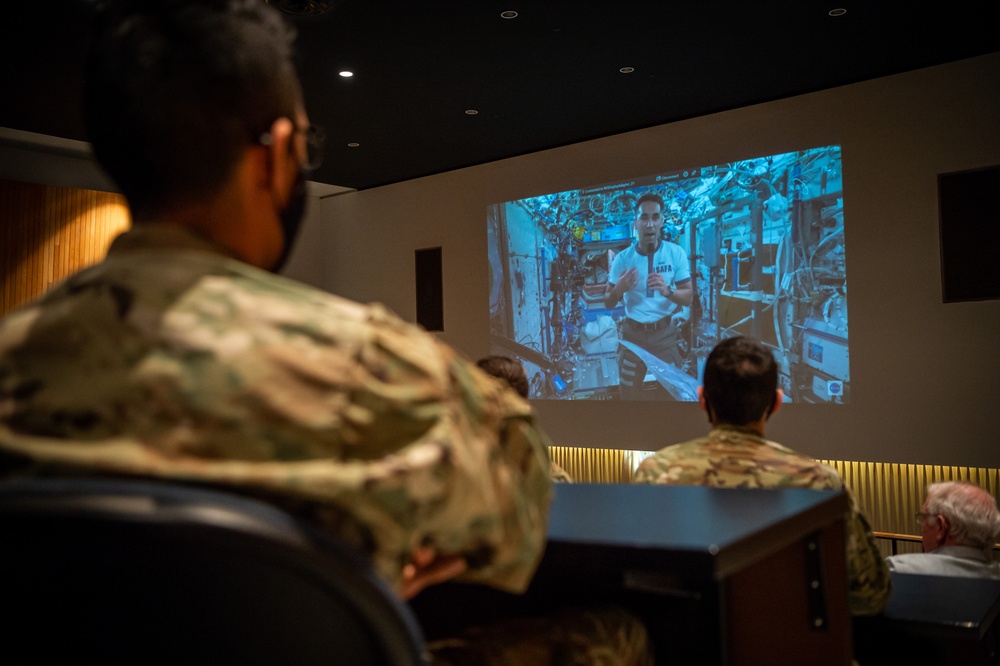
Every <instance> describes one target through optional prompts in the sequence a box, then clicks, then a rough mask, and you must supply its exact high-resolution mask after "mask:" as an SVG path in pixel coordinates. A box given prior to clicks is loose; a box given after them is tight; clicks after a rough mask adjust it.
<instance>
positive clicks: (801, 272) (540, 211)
mask: <svg viewBox="0 0 1000 666" xmlns="http://www.w3.org/2000/svg"><path fill="white" fill-rule="evenodd" d="M842 182H843V181H842V177H841V152H840V147H839V146H826V147H820V148H811V149H808V150H802V151H797V152H791V153H782V154H778V155H768V156H764V157H757V158H752V159H743V160H739V161H735V162H731V163H727V164H717V165H712V166H704V167H695V168H691V169H685V170H682V171H677V172H669V173H660V174H652V175H649V176H644V177H641V178H635V179H631V180H627V181H623V182H617V183H610V184H607V185H601V186H597V187H589V188H584V189H577V190H569V191H566V192H557V193H554V194H546V195H541V196H535V197H530V198H527V199H520V200H517V201H508V202H506V203H500V204H494V205H492V206H490V207H489V209H488V211H487V224H488V242H489V263H490V328H491V332H492V345H491V346H492V352H493V353H494V354H502V355H506V356H511V357H514V358H517V359H518V360H520V361H521V362H522V363H523V364H524V366H525V368H526V369H527V370H528V376H529V377H530V379H531V393H530V397H531V398H532V399H542V400H545V399H548V400H584V399H588V400H681V401H694V400H697V395H696V387H697V386H698V385H699V383H700V377H701V370H702V368H703V367H704V361H705V357H706V356H707V355H708V353H709V352H710V351H711V349H712V347H714V346H715V344H716V343H717V342H719V341H720V340H723V339H725V338H728V337H733V336H737V335H749V336H753V337H754V338H757V339H759V340H761V341H762V342H764V343H765V344H767V345H769V346H770V348H771V349H772V351H773V352H774V355H775V357H776V358H777V360H778V365H779V369H780V377H779V379H780V386H781V388H782V389H783V390H784V391H785V395H786V400H788V401H791V402H803V403H846V402H848V401H849V399H850V371H849V355H848V334H847V271H846V255H845V247H844V215H843V185H842Z"/></svg>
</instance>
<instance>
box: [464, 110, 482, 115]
mask: <svg viewBox="0 0 1000 666" xmlns="http://www.w3.org/2000/svg"><path fill="white" fill-rule="evenodd" d="M477 113H479V111H477V110H475V109H466V110H465V115H467V116H474V115H476V114H477Z"/></svg>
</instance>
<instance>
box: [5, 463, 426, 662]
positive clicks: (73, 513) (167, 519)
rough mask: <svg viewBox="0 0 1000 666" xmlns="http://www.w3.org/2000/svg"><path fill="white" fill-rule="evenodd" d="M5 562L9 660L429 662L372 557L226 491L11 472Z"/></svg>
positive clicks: (416, 632) (417, 634) (411, 622)
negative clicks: (18, 477) (17, 476)
mask: <svg viewBox="0 0 1000 666" xmlns="http://www.w3.org/2000/svg"><path fill="white" fill-rule="evenodd" d="M0 563H2V570H0V571H2V574H0V575H2V579H0V608H2V610H3V617H4V618H5V619H4V620H2V621H0V655H3V660H4V662H5V663H11V664H25V663H40V664H41V663H46V664H48V663H59V664H79V663H100V664H121V663H127V664H281V665H282V666H285V665H295V664H309V665H310V666H314V665H317V664H347V665H350V666H354V665H365V664H373V665H374V664H379V665H381V664H386V665H392V666H396V665H399V666H413V665H416V664H426V663H427V658H426V656H425V651H424V649H423V637H422V634H421V630H420V628H419V626H418V625H417V623H416V620H415V618H414V616H413V615H412V613H411V611H410V609H409V608H408V607H407V606H406V605H405V604H404V603H403V602H401V601H400V600H399V599H398V598H397V597H396V596H395V595H394V594H393V593H392V591H391V590H390V589H389V588H388V586H386V585H385V584H384V583H383V582H382V581H381V580H380V579H379V578H377V577H376V575H375V574H374V572H373V570H372V568H371V566H370V564H369V563H368V562H367V560H365V559H363V558H362V557H361V556H360V555H358V554H357V553H355V552H354V551H352V550H350V549H349V548H347V547H346V546H344V545H343V544H340V543H339V542H337V541H336V540H335V539H333V538H332V537H329V536H328V535H325V534H322V533H320V532H319V531H318V530H316V529H313V528H312V527H310V526H309V525H306V524H304V523H303V522H301V521H297V520H296V519H295V518H293V517H292V516H290V515H289V514H287V513H285V512H283V511H281V510H280V509H277V508H275V507H273V506H271V505H268V504H265V503H262V502H259V501H257V500H253V499H250V498H246V497H241V496H237V495H233V494H230V493H226V492H222V491H216V490H205V489H201V488H195V487H188V486H183V485H176V484H171V483H159V482H155V481H150V482H147V481H135V480H122V479H108V478H81V479H32V480H8V481H3V482H0Z"/></svg>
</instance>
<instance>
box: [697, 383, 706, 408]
mask: <svg viewBox="0 0 1000 666" xmlns="http://www.w3.org/2000/svg"><path fill="white" fill-rule="evenodd" d="M698 404H699V405H701V408H702V409H703V410H704V411H706V412H707V411H708V403H707V402H705V387H704V386H699V387H698Z"/></svg>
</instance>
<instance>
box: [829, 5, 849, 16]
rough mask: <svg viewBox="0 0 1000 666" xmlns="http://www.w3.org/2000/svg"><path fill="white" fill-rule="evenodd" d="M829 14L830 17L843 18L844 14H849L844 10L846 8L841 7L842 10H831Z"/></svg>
mask: <svg viewBox="0 0 1000 666" xmlns="http://www.w3.org/2000/svg"><path fill="white" fill-rule="evenodd" d="M827 13H828V14H829V15H830V16H843V15H844V14H846V13H847V10H846V9H844V8H842V7H840V8H837V9H831V10H830V11H829V12H827Z"/></svg>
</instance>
